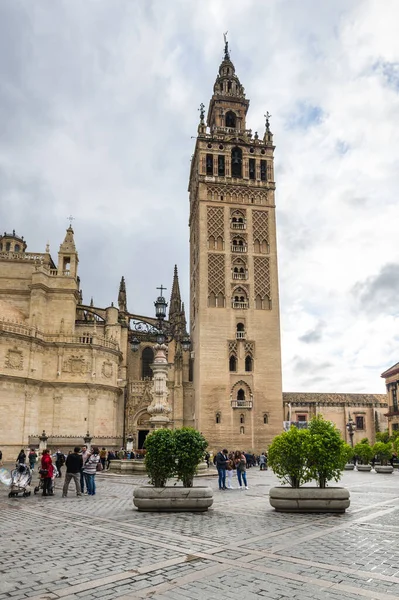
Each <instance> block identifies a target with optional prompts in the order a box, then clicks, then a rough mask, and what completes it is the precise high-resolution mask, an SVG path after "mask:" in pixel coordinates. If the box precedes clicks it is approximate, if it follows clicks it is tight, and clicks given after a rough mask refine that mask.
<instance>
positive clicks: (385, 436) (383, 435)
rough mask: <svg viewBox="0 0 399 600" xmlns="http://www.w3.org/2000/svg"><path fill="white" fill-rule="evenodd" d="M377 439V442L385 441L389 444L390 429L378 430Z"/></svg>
mask: <svg viewBox="0 0 399 600" xmlns="http://www.w3.org/2000/svg"><path fill="white" fill-rule="evenodd" d="M375 439H376V440H377V442H383V443H384V444H387V443H388V442H389V431H377V433H376V434H375Z"/></svg>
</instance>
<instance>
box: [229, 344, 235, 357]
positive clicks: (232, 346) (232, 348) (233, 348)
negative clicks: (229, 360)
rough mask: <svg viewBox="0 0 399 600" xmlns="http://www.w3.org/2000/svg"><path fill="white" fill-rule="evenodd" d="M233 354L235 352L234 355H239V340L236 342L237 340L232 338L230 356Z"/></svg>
mask: <svg viewBox="0 0 399 600" xmlns="http://www.w3.org/2000/svg"><path fill="white" fill-rule="evenodd" d="M232 354H234V356H237V342H236V340H230V341H229V356H231V355H232Z"/></svg>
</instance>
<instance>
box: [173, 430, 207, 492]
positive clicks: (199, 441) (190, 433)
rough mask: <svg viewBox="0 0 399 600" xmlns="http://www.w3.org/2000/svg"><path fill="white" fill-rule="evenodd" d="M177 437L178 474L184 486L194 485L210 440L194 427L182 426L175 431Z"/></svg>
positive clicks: (175, 437)
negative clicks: (195, 476)
mask: <svg viewBox="0 0 399 600" xmlns="http://www.w3.org/2000/svg"><path fill="white" fill-rule="evenodd" d="M173 434H174V439H175V456H176V475H177V478H178V479H179V480H180V481H182V482H183V485H184V487H192V486H193V479H194V475H195V473H196V471H197V467H198V465H199V463H200V462H201V460H203V458H204V453H205V450H206V447H207V446H208V442H207V441H206V439H205V438H204V436H203V435H202V433H200V432H199V431H197V430H196V429H194V428H193V427H182V428H181V429H175V431H174V432H173Z"/></svg>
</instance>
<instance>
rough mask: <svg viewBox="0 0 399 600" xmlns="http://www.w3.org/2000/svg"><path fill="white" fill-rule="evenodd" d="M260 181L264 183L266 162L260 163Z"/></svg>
mask: <svg viewBox="0 0 399 600" xmlns="http://www.w3.org/2000/svg"><path fill="white" fill-rule="evenodd" d="M260 179H261V181H266V180H267V179H266V161H265V160H261V161H260Z"/></svg>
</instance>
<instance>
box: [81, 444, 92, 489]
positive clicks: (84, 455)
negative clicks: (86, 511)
mask: <svg viewBox="0 0 399 600" xmlns="http://www.w3.org/2000/svg"><path fill="white" fill-rule="evenodd" d="M89 456H90V452H89V451H88V449H87V446H82V469H81V471H80V489H81V492H82V494H83V493H84V491H85V477H84V473H83V467H84V465H85V462H86V460H87V459H88V458H89Z"/></svg>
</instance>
